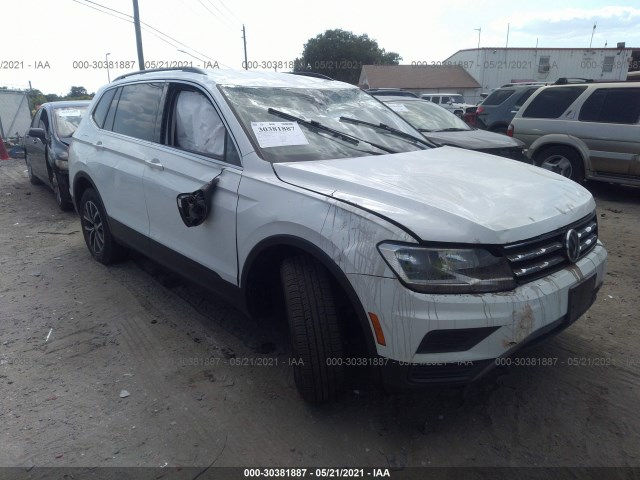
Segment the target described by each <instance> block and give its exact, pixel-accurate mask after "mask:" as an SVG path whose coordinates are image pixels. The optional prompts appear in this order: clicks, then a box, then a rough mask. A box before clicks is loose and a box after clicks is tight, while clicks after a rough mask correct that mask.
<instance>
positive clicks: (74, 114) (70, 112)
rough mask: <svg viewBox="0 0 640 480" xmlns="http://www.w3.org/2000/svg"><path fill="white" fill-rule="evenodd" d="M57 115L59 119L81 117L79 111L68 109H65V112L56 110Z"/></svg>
mask: <svg viewBox="0 0 640 480" xmlns="http://www.w3.org/2000/svg"><path fill="white" fill-rule="evenodd" d="M56 113H57V114H58V116H59V117H81V116H82V114H81V113H80V110H75V109H74V110H70V109H68V108H67V109H65V110H61V109H60V110H58V111H57V112H56Z"/></svg>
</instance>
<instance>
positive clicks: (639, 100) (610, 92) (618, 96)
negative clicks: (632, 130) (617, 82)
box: [579, 88, 640, 125]
mask: <svg viewBox="0 0 640 480" xmlns="http://www.w3.org/2000/svg"><path fill="white" fill-rule="evenodd" d="M639 117H640V88H610V89H608V88H599V89H597V90H596V91H594V92H593V94H592V95H591V96H590V97H589V98H588V99H587V100H586V101H585V102H584V105H583V106H582V109H581V110H580V117H579V119H580V120H581V121H583V122H603V123H624V124H629V125H633V124H637V123H638V121H639Z"/></svg>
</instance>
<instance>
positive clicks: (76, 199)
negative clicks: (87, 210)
mask: <svg viewBox="0 0 640 480" xmlns="http://www.w3.org/2000/svg"><path fill="white" fill-rule="evenodd" d="M88 188H93V189H94V190H95V191H96V193H98V196H99V195H100V193H99V192H98V189H97V188H96V185H95V183H93V180H91V177H89V175H87V174H86V173H84V172H78V173H77V174H76V176H75V177H73V185H72V187H71V188H70V191H71V193H72V200H73V205H74V206H75V209H76V211H77V212H80V205H79V203H80V199H81V198H82V194H83V193H84V192H85V191H86V190H87V189H88Z"/></svg>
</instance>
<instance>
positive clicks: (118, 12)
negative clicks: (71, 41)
mask: <svg viewBox="0 0 640 480" xmlns="http://www.w3.org/2000/svg"><path fill="white" fill-rule="evenodd" d="M73 1H74V2H76V3H79V4H80V5H83V6H85V7H88V8H92V9H94V10H97V11H98V12H102V13H105V14H107V15H110V16H112V17H114V18H117V19H119V20H125V21H128V22H129V23H133V16H131V15H128V14H126V13H124V12H120V11H118V10H114V9H113V8H109V7H106V6H104V5H102V4H100V3H97V2H93V1H91V0H84V1H85V2H86V3H83V2H80V1H78V0H73ZM87 3H91V4H93V5H97V6H99V7H101V8H104V9H106V10H109V11H111V12H115V13H117V14H118V15H122V16H124V17H127V18H126V19H125V18H120V17H116V16H115V15H113V14H112V13H109V12H105V11H104V10H100V9H98V8H96V7H92V6H91V5H87ZM140 23H141V24H142V25H144V27H146V28H145V30H146V31H147V32H149V33H151V34H152V35H153V36H155V37H157V38H159V39H160V40H162V41H163V42H165V43H167V44H169V45H171V46H172V47H174V48H177V47H176V45H174V44H172V43H170V42H168V41H167V40H165V39H164V38H161V37H159V36H158V35H156V34H155V33H153V32H151V31H149V29H151V30H154V31H156V32H158V33H159V34H161V35H164V36H165V37H167V38H169V39H171V40H173V41H174V42H176V43H177V44H179V45H181V46H183V47H185V48H188V49H189V50H192V51H194V52H195V53H197V54H198V55H200V56H203V57H205V58H208V59H209V60H211V61H213V62H215V61H216V60H215V59H213V58H211V57H209V56H208V55H206V54H204V53H202V52H199V51H198V50H196V49H194V48H192V47H190V46H189V45H187V44H185V43H182V42H181V41H180V40H177V39H175V38H173V37H172V36H170V35H167V34H166V33H164V32H162V31H160V30H158V29H157V28H155V27H153V26H152V25H149V24H148V23H147V22H143V21H141V22H140Z"/></svg>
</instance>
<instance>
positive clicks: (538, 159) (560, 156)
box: [533, 146, 584, 183]
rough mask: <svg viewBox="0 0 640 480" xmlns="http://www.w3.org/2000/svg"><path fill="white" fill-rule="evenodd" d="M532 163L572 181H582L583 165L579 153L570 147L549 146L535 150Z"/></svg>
mask: <svg viewBox="0 0 640 480" xmlns="http://www.w3.org/2000/svg"><path fill="white" fill-rule="evenodd" d="M533 163H534V164H535V165H536V166H538V167H541V168H545V169H547V170H551V171H552V172H555V173H558V174H560V175H562V176H563V177H567V178H570V179H571V180H573V181H574V182H578V183H582V182H584V165H583V163H582V158H581V157H580V154H578V152H576V151H575V150H574V149H573V148H571V147H562V146H557V147H549V148H545V149H544V150H540V151H539V152H537V153H536V154H535V156H534V158H533Z"/></svg>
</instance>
